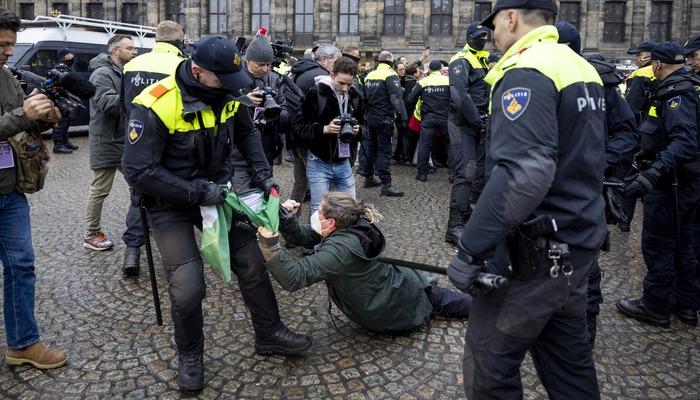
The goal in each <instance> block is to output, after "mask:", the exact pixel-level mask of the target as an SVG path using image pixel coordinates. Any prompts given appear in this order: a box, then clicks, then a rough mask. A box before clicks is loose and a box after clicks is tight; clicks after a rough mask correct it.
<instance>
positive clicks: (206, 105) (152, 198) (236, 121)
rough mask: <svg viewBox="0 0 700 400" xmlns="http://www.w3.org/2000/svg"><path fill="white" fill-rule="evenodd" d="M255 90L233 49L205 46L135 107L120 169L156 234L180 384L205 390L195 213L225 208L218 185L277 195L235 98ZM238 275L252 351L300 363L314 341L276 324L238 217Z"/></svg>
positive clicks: (215, 40)
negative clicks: (251, 331) (286, 356)
mask: <svg viewBox="0 0 700 400" xmlns="http://www.w3.org/2000/svg"><path fill="white" fill-rule="evenodd" d="M248 85H250V79H249V78H248V75H247V74H246V72H245V70H244V69H243V68H242V62H241V59H240V56H239V54H238V51H237V50H236V47H235V45H234V44H233V43H232V42H231V41H229V40H228V39H226V38H225V37H223V36H206V37H204V38H202V39H201V40H200V41H199V42H197V43H196V44H195V45H194V52H193V55H192V60H186V61H183V62H182V63H180V64H179V65H178V67H177V70H176V72H175V74H174V75H172V76H170V77H168V78H165V79H163V80H161V81H159V82H157V83H155V84H153V85H151V86H149V87H147V88H146V89H145V90H144V91H143V92H142V93H141V94H140V95H139V96H137V97H136V99H134V102H133V107H132V111H131V116H130V119H129V122H128V124H127V126H128V131H127V137H128V138H127V141H128V142H127V145H126V148H125V154H124V160H123V167H124V172H125V175H126V177H127V179H128V181H129V183H130V184H131V185H132V186H133V187H135V188H136V189H137V190H139V191H141V192H142V193H143V194H144V195H145V197H146V200H145V202H146V206H147V208H148V215H149V218H150V221H151V224H152V230H153V233H154V236H155V239H156V243H157V244H158V248H159V249H160V252H161V255H162V258H163V261H164V264H165V271H166V278H167V279H168V283H169V287H168V290H169V293H170V299H171V302H172V319H173V324H174V325H175V343H176V345H177V350H178V359H179V365H178V383H179V385H180V389H181V390H183V391H198V390H201V389H202V387H203V382H204V378H203V376H204V372H203V365H202V362H203V361H202V357H203V351H204V332H203V315H202V299H203V297H204V294H205V286H204V275H203V264H202V259H201V257H200V255H199V249H198V248H197V242H196V241H195V237H194V232H193V229H192V227H193V226H197V227H201V223H202V220H201V215H200V210H199V206H212V205H216V204H220V203H222V202H223V201H224V196H223V194H222V191H221V189H220V185H221V184H227V183H230V184H231V186H232V190H234V191H236V192H237V193H243V192H247V191H251V190H256V188H260V189H263V190H264V191H265V192H266V193H269V192H270V191H271V190H272V188H273V187H275V186H276V183H275V181H274V180H273V179H272V176H271V174H270V168H269V165H268V163H267V160H266V159H265V155H264V153H263V150H262V145H261V142H260V134H259V132H258V131H257V129H255V127H254V126H253V123H252V121H251V119H250V113H248V112H247V110H245V109H240V108H241V105H240V104H239V103H238V102H237V101H235V100H234V96H233V95H232V93H236V94H238V93H239V90H240V89H241V88H243V87H247V86H248ZM229 242H230V248H231V260H232V268H233V271H234V273H235V274H236V275H237V276H238V281H239V286H240V289H241V294H242V296H243V300H244V301H245V304H246V307H247V308H248V310H249V311H250V314H251V319H252V322H253V329H254V331H255V350H256V352H258V353H261V354H269V353H273V352H279V353H288V354H298V353H299V352H301V351H304V350H306V349H308V348H309V347H310V346H311V338H309V337H307V336H302V335H298V334H296V333H293V332H291V331H290V330H289V329H287V328H286V327H285V326H284V325H283V324H282V322H281V321H280V318H279V311H278V307H277V300H276V298H275V294H274V292H273V290H272V285H271V283H270V278H269V276H268V273H267V271H266V269H265V265H264V260H263V258H262V255H261V253H260V251H259V248H258V246H257V242H256V238H255V231H254V229H253V230H251V229H250V228H249V227H247V226H246V224H245V221H244V217H242V216H241V215H238V214H236V215H234V217H233V221H232V228H231V232H230V234H229Z"/></svg>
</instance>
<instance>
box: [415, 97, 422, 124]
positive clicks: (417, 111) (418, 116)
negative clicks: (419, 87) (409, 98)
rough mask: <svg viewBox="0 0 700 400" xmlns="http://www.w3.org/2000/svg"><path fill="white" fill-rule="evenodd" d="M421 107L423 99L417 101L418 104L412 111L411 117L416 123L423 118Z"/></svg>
mask: <svg viewBox="0 0 700 400" xmlns="http://www.w3.org/2000/svg"><path fill="white" fill-rule="evenodd" d="M421 107H423V99H418V103H416V108H414V109H413V117H414V118H415V119H417V120H418V121H420V120H421V119H423V116H422V115H421Z"/></svg>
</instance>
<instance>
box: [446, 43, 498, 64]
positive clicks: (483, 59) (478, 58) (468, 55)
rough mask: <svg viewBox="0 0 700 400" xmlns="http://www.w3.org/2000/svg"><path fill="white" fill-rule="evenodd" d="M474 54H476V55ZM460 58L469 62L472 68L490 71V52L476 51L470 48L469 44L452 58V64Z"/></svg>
mask: <svg viewBox="0 0 700 400" xmlns="http://www.w3.org/2000/svg"><path fill="white" fill-rule="evenodd" d="M473 52H476V54H475V53H473ZM460 58H463V59H465V60H467V62H468V63H469V65H471V67H472V68H482V69H488V67H489V52H488V51H486V50H474V49H472V48H471V47H469V45H468V44H465V45H464V48H463V49H462V50H460V51H459V52H458V53H457V54H455V55H454V56H452V58H451V59H450V64H452V62H453V61H454V60H458V59H460Z"/></svg>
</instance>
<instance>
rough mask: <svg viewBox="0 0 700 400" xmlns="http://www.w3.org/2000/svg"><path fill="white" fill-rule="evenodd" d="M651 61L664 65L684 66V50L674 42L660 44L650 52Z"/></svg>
mask: <svg viewBox="0 0 700 400" xmlns="http://www.w3.org/2000/svg"><path fill="white" fill-rule="evenodd" d="M651 59H652V60H658V61H661V62H662V63H664V64H685V50H684V49H683V47H682V46H681V45H680V44H678V43H676V42H661V43H659V44H657V45H656V46H654V48H653V49H652V50H651Z"/></svg>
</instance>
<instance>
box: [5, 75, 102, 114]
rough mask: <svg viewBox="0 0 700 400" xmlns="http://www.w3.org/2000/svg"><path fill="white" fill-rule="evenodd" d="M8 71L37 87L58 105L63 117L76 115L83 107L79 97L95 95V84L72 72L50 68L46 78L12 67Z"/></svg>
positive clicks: (23, 81) (84, 97) (87, 97)
mask: <svg viewBox="0 0 700 400" xmlns="http://www.w3.org/2000/svg"><path fill="white" fill-rule="evenodd" d="M10 72H12V74H13V75H15V77H17V79H18V80H19V81H20V83H23V84H25V85H31V86H32V87H35V88H37V89H38V90H39V92H40V93H42V94H44V95H45V96H46V97H47V98H48V99H49V100H51V101H52V102H53V103H54V105H56V107H58V109H59V110H60V111H61V115H62V116H63V117H64V118H68V119H73V118H75V117H77V116H78V113H79V112H80V109H81V108H85V107H84V106H83V103H82V101H81V100H80V99H89V98H90V97H92V96H94V95H95V85H93V84H92V83H90V82H89V81H87V80H84V79H82V78H81V77H80V76H79V75H77V74H75V73H72V72H60V71H58V70H56V69H52V70H51V71H49V72H48V74H47V75H46V78H43V77H41V76H39V75H36V74H34V73H32V72H29V71H25V70H21V69H16V68H12V67H10Z"/></svg>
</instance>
